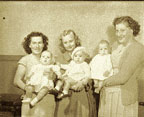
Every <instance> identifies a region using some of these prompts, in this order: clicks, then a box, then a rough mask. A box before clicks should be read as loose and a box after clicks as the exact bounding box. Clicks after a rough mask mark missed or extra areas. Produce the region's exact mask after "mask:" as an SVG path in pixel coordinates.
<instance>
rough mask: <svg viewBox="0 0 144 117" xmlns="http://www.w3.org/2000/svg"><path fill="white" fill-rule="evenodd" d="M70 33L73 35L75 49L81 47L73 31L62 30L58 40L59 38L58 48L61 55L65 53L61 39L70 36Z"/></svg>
mask: <svg viewBox="0 0 144 117" xmlns="http://www.w3.org/2000/svg"><path fill="white" fill-rule="evenodd" d="M71 33H73V35H74V40H75V44H76V47H78V46H81V41H80V39H79V37H78V36H77V35H76V33H75V32H74V31H73V30H64V31H63V33H62V34H61V35H60V38H59V40H60V44H59V48H60V51H61V52H62V53H65V52H66V49H65V47H64V45H63V42H62V38H63V37H64V36H67V35H69V34H71Z"/></svg>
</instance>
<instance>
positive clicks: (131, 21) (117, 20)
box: [113, 16, 140, 36]
mask: <svg viewBox="0 0 144 117" xmlns="http://www.w3.org/2000/svg"><path fill="white" fill-rule="evenodd" d="M123 22H126V23H127V24H128V26H129V27H130V28H131V29H132V30H133V35H134V36H137V35H138V33H139V31H140V25H139V24H138V22H137V21H135V20H134V19H133V18H131V17H130V16H122V17H117V18H115V19H114V21H113V25H114V26H116V25H117V24H119V23H123Z"/></svg>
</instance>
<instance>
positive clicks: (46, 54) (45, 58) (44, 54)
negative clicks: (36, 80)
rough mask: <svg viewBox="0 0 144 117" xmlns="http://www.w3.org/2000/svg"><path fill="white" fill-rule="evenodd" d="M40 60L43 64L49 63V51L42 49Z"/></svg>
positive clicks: (50, 58) (50, 60)
mask: <svg viewBox="0 0 144 117" xmlns="http://www.w3.org/2000/svg"><path fill="white" fill-rule="evenodd" d="M40 62H41V63H42V64H43V65H50V64H51V62H52V55H51V53H50V52H47V51H44V52H42V54H41V58H40Z"/></svg>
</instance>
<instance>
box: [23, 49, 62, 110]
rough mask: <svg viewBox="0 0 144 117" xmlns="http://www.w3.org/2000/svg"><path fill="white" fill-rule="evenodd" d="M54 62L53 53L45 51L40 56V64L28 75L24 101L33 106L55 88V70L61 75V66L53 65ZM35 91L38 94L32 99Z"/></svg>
mask: <svg viewBox="0 0 144 117" xmlns="http://www.w3.org/2000/svg"><path fill="white" fill-rule="evenodd" d="M53 63H54V61H53V57H52V53H50V52H49V51H43V52H42V54H41V57H40V64H37V65H34V66H33V67H32V68H31V71H30V73H29V74H28V76H27V78H28V80H27V86H28V88H27V90H26V97H25V99H24V100H23V102H29V103H30V106H32V107H33V106H35V104H36V103H37V102H38V101H40V100H41V99H42V98H43V97H44V96H45V95H46V94H47V93H48V91H49V90H51V89H53V88H54V82H53V80H54V79H53V72H55V73H56V74H57V75H58V77H61V72H60V68H59V66H57V65H53ZM33 92H36V93H37V96H36V97H35V98H34V99H31V98H32V93H33Z"/></svg>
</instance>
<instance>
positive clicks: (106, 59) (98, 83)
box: [90, 40, 113, 93]
mask: <svg viewBox="0 0 144 117" xmlns="http://www.w3.org/2000/svg"><path fill="white" fill-rule="evenodd" d="M90 68H91V78H92V79H93V80H94V87H95V93H99V91H100V89H101V88H102V84H103V80H104V79H106V78H108V77H109V76H112V75H113V69H112V62H111V56H110V46H109V43H108V41H106V40H101V41H100V43H99V44H98V54H97V55H96V56H95V57H94V58H93V59H92V61H91V62H90Z"/></svg>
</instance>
